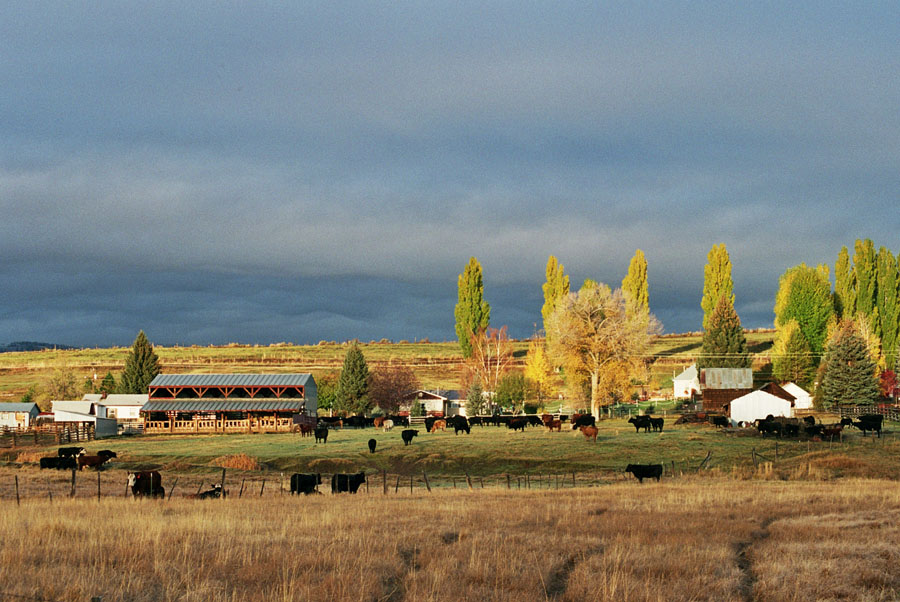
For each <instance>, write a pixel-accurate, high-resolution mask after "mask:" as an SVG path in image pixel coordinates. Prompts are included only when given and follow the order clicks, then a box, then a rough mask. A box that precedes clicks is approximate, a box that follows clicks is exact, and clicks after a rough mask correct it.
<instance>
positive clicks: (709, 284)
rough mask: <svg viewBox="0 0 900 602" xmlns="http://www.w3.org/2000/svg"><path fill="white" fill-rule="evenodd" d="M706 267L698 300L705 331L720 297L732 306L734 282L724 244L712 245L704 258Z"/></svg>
mask: <svg viewBox="0 0 900 602" xmlns="http://www.w3.org/2000/svg"><path fill="white" fill-rule="evenodd" d="M706 261H707V263H706V266H705V267H704V268H703V298H702V299H700V307H701V308H703V329H704V330H707V328H708V326H709V319H710V316H711V315H712V312H713V311H714V310H715V308H716V305H718V303H719V299H720V298H721V297H725V298H726V300H727V302H728V304H729V305H732V306H734V293H733V292H732V291H733V289H734V282H732V280H731V260H730V259H729V257H728V250H727V249H726V248H725V243H722V244H720V245H713V247H712V249H710V251H709V254H708V255H707V256H706Z"/></svg>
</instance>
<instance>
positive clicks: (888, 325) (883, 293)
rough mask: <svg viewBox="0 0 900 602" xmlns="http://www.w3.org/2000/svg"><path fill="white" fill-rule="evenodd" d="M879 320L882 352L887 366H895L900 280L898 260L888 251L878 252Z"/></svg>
mask: <svg viewBox="0 0 900 602" xmlns="http://www.w3.org/2000/svg"><path fill="white" fill-rule="evenodd" d="M877 264H878V278H877V283H876V290H877V293H878V300H877V305H878V319H879V320H880V322H881V324H880V329H879V330H880V331H881V352H882V353H883V354H884V359H885V365H886V366H888V367H890V366H893V365H894V358H895V357H896V355H897V338H898V336H900V298H898V297H900V278H898V272H897V259H896V258H895V257H894V255H893V253H891V252H890V251H889V250H888V249H886V248H884V247H881V248H880V249H879V250H878V258H877Z"/></svg>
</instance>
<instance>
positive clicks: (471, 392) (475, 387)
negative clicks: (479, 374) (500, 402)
mask: <svg viewBox="0 0 900 602" xmlns="http://www.w3.org/2000/svg"><path fill="white" fill-rule="evenodd" d="M484 407H485V403H484V389H482V388H481V381H480V380H478V379H477V378H475V379H473V380H472V382H471V383H470V384H469V388H468V390H467V391H466V415H468V416H480V415H482V414H484Z"/></svg>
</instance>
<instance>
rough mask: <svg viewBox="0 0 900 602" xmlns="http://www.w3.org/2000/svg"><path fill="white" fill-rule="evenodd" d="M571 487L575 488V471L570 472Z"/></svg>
mask: <svg viewBox="0 0 900 602" xmlns="http://www.w3.org/2000/svg"><path fill="white" fill-rule="evenodd" d="M572 487H575V471H574V470H573V471H572Z"/></svg>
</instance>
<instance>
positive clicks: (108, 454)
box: [97, 449, 119, 459]
mask: <svg viewBox="0 0 900 602" xmlns="http://www.w3.org/2000/svg"><path fill="white" fill-rule="evenodd" d="M97 455H98V456H101V457H106V458H107V459H109V458H118V457H119V456H118V455H117V454H116V452H114V451H112V450H110V449H101V450H100V451H98V452H97Z"/></svg>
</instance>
